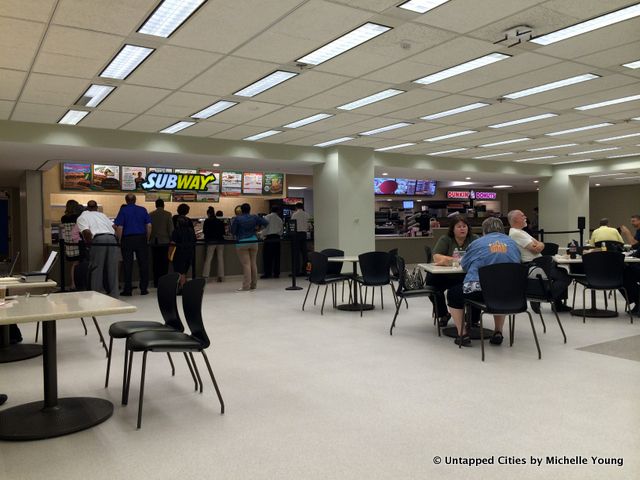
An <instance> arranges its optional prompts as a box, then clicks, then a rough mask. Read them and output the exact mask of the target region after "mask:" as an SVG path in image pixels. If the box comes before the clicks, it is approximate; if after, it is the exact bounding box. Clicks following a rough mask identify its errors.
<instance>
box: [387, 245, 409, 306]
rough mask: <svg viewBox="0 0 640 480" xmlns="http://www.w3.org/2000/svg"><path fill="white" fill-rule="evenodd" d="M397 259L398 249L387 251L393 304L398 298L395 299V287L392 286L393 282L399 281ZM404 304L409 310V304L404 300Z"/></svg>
mask: <svg viewBox="0 0 640 480" xmlns="http://www.w3.org/2000/svg"><path fill="white" fill-rule="evenodd" d="M397 258H398V249H397V248H392V249H391V250H389V272H390V275H391V291H392V292H393V301H394V302H397V301H398V297H396V286H395V285H394V283H393V282H399V281H400V271H399V270H398V262H397ZM404 303H405V305H406V306H407V308H409V303H407V300H406V299H405V300H404Z"/></svg>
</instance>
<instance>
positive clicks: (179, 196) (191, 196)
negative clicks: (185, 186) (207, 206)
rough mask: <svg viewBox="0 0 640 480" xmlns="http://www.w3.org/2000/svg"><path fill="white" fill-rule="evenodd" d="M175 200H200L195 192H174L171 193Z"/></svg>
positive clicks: (182, 201)
mask: <svg viewBox="0 0 640 480" xmlns="http://www.w3.org/2000/svg"><path fill="white" fill-rule="evenodd" d="M171 197H172V201H174V202H181V203H184V202H195V201H197V200H198V196H197V194H196V193H193V192H173V194H172V195H171Z"/></svg>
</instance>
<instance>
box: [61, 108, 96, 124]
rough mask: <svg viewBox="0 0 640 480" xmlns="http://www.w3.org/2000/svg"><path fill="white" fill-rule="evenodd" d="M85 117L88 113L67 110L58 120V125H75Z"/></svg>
mask: <svg viewBox="0 0 640 480" xmlns="http://www.w3.org/2000/svg"><path fill="white" fill-rule="evenodd" d="M87 115H89V112H87V111H85V110H69V111H68V112H67V113H65V114H64V116H63V117H62V118H61V119H60V120H58V123H60V124H62V125H76V124H77V123H78V122H79V121H80V120H82V119H83V118H84V117H86V116H87Z"/></svg>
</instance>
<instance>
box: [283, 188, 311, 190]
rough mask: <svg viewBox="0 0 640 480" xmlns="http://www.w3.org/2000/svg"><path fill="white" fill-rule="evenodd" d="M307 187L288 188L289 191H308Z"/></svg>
mask: <svg viewBox="0 0 640 480" xmlns="http://www.w3.org/2000/svg"><path fill="white" fill-rule="evenodd" d="M306 189H307V187H287V190H306Z"/></svg>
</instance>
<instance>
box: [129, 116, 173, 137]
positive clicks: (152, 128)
mask: <svg viewBox="0 0 640 480" xmlns="http://www.w3.org/2000/svg"><path fill="white" fill-rule="evenodd" d="M176 121H177V120H176V119H175V118H169V117H156V116H154V115H140V116H139V117H137V118H135V119H133V120H132V121H130V122H129V123H127V124H125V125H123V126H122V127H120V130H133V131H136V132H159V131H160V130H162V129H164V128H166V127H168V126H169V125H173V124H174V123H176ZM163 135H165V134H163ZM167 137H170V135H167Z"/></svg>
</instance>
